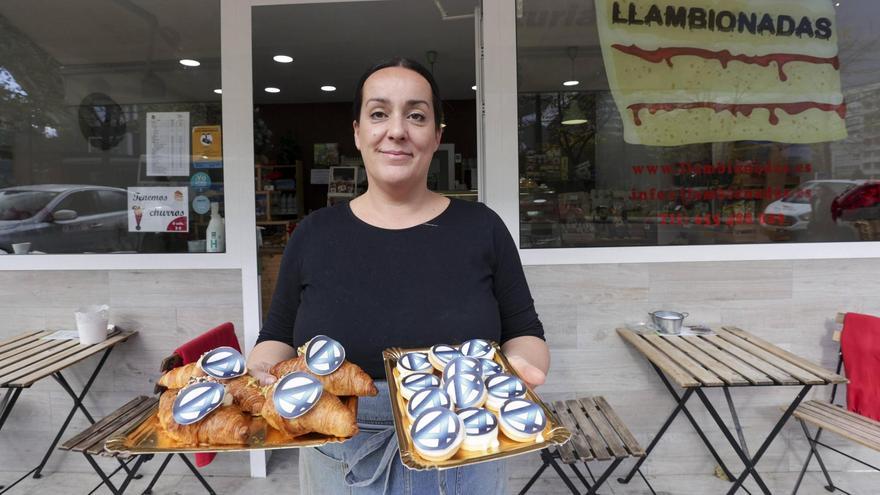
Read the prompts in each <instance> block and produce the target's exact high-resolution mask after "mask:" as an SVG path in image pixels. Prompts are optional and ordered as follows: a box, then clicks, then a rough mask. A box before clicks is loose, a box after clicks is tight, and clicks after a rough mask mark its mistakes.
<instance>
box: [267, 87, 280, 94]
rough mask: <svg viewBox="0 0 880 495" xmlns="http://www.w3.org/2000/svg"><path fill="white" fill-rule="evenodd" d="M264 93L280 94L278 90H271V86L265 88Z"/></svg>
mask: <svg viewBox="0 0 880 495" xmlns="http://www.w3.org/2000/svg"><path fill="white" fill-rule="evenodd" d="M264 91H265V92H267V93H280V92H281V90H280V89H278V88H273V87H271V86H270V87H268V88H266V89H265V90H264Z"/></svg>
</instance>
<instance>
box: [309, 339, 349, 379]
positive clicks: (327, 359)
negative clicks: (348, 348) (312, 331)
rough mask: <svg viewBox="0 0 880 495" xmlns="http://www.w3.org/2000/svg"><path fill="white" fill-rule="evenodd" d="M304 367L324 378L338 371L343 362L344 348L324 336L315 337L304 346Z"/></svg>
mask: <svg viewBox="0 0 880 495" xmlns="http://www.w3.org/2000/svg"><path fill="white" fill-rule="evenodd" d="M305 356H306V367H308V368H309V371H311V372H312V373H314V374H316V375H319V376H324V375H329V374H330V373H333V372H334V371H336V370H338V369H339V367H340V366H342V363H343V362H345V347H342V344H340V343H339V342H337V341H335V340H333V339H331V338H330V337H328V336H326V335H316V336H314V337H312V340H310V341H309V342H308V344H306V353H305Z"/></svg>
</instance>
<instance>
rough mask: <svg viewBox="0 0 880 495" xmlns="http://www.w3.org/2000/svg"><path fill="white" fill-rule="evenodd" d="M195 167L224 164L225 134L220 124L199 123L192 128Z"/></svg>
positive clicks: (213, 166) (210, 166)
mask: <svg viewBox="0 0 880 495" xmlns="http://www.w3.org/2000/svg"><path fill="white" fill-rule="evenodd" d="M191 148H192V161H193V168H221V167H222V166H223V134H222V132H221V129H220V126H219V125H198V126H195V127H193V128H192V145H191Z"/></svg>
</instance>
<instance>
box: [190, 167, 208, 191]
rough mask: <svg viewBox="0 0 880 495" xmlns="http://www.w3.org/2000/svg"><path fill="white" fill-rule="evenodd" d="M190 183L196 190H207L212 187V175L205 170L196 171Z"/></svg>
mask: <svg viewBox="0 0 880 495" xmlns="http://www.w3.org/2000/svg"><path fill="white" fill-rule="evenodd" d="M189 185H190V186H192V188H193V189H194V190H195V191H196V192H201V191H206V190H208V189H210V188H211V176H210V175H208V174H207V173H205V172H196V173H194V174H193V175H192V177H190V178H189Z"/></svg>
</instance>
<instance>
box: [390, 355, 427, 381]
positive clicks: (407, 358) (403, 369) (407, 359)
mask: <svg viewBox="0 0 880 495" xmlns="http://www.w3.org/2000/svg"><path fill="white" fill-rule="evenodd" d="M432 369H434V366H433V365H432V364H431V362H430V361H428V354H426V353H424V352H407V353H406V354H404V355H403V356H401V357H400V359H398V360H397V372H398V373H400V376H401V378H402V377H404V376H406V375H409V374H412V373H430V372H431V370H432Z"/></svg>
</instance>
